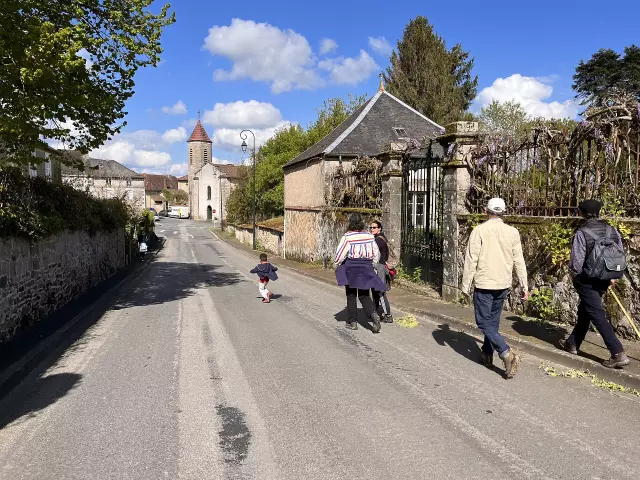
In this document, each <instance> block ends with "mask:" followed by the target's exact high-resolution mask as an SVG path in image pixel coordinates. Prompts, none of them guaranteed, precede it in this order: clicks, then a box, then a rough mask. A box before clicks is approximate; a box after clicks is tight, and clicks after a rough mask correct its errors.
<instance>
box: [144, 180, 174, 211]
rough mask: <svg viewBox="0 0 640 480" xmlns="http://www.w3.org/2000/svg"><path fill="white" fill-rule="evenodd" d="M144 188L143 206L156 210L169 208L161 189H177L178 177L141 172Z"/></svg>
mask: <svg viewBox="0 0 640 480" xmlns="http://www.w3.org/2000/svg"><path fill="white" fill-rule="evenodd" d="M142 176H143V177H144V188H145V207H146V208H154V209H155V210H156V212H160V211H161V210H166V209H167V208H169V202H167V199H166V198H164V195H163V194H162V191H163V190H177V189H178V179H177V178H176V177H174V176H173V175H155V174H151V173H143V174H142Z"/></svg>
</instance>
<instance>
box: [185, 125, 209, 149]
mask: <svg viewBox="0 0 640 480" xmlns="http://www.w3.org/2000/svg"><path fill="white" fill-rule="evenodd" d="M189 142H207V143H211V139H210V138H209V135H207V131H206V130H205V129H204V127H203V126H202V122H200V120H198V123H196V126H195V128H194V129H193V132H192V133H191V136H190V137H189V140H187V143H189Z"/></svg>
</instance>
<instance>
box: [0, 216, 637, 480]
mask: <svg viewBox="0 0 640 480" xmlns="http://www.w3.org/2000/svg"><path fill="white" fill-rule="evenodd" d="M158 230H159V231H164V232H163V233H162V234H163V235H166V237H167V238H166V243H165V246H164V249H163V250H162V251H161V253H160V254H159V256H158V258H157V259H155V260H154V261H153V263H152V264H151V265H150V266H149V267H148V268H147V269H146V270H145V271H144V273H142V275H141V276H140V277H139V278H138V279H137V280H136V282H135V284H134V285H133V286H132V287H131V288H130V289H127V290H125V291H123V292H122V293H120V294H119V295H118V296H117V298H115V300H114V302H113V304H112V305H111V306H110V308H108V309H107V311H105V313H104V314H103V315H102V316H101V317H100V319H99V321H98V322H97V323H95V324H94V325H93V326H92V327H91V328H90V329H88V330H87V331H86V333H85V334H84V335H83V336H82V337H81V338H80V340H78V341H77V342H75V343H74V344H73V346H71V347H70V348H68V349H67V350H66V351H65V352H64V354H63V355H62V356H60V357H59V358H58V359H57V360H56V361H55V362H53V363H51V364H49V365H46V368H45V367H43V368H42V369H40V370H37V371H35V372H34V373H33V374H32V375H31V376H29V377H28V378H27V379H25V380H24V382H22V384H21V385H19V386H18V387H17V388H15V389H14V390H13V391H12V392H11V393H10V394H9V395H7V396H6V397H5V398H4V399H3V400H2V403H0V412H2V413H3V418H4V421H3V423H2V424H0V426H2V430H0V478H2V479H11V480H20V479H56V480H58V479H150V480H151V479H153V480H155V479H162V478H168V479H345V478H348V479H369V480H370V479H424V478H435V479H476V478H477V479H480V478H514V479H520V478H526V479H626V478H629V479H631V478H635V479H637V478H638V475H640V455H638V447H639V444H640V442H639V441H638V431H640V420H639V419H638V413H639V412H640V402H639V401H638V400H639V399H638V397H633V396H630V395H621V394H613V393H611V392H609V391H605V390H602V389H598V388H596V387H593V386H591V385H590V383H589V382H588V381H585V380H576V379H566V378H557V377H555V378H554V377H550V376H548V375H545V374H544V372H543V371H541V370H540V368H539V366H540V361H539V360H537V359H535V358H532V357H527V358H525V360H524V362H523V364H522V370H521V372H520V373H519V374H518V376H517V377H516V378H515V379H513V380H509V381H507V380H504V379H503V378H502V377H501V376H500V374H499V372H497V371H492V370H489V369H486V368H484V367H482V366H480V365H478V364H477V363H475V362H474V361H473V360H472V358H474V356H475V355H477V354H478V352H479V347H478V344H477V343H476V342H475V341H474V340H473V339H472V337H470V336H468V335H467V334H465V333H458V332H455V331H451V330H448V329H447V328H446V327H442V326H438V325H437V324H435V323H430V322H428V321H426V320H424V319H419V320H420V325H419V326H418V327H417V328H413V329H410V328H403V327H402V326H400V325H397V324H393V325H385V324H383V328H382V332H381V333H380V334H378V335H375V334H373V333H372V332H371V331H369V330H367V329H366V328H360V329H359V330H357V331H350V330H347V329H345V328H344V306H345V298H344V294H343V292H342V291H341V290H340V289H338V288H334V287H330V286H327V285H325V284H321V283H318V282H316V281H314V280H312V279H309V278H305V277H303V276H301V275H299V274H296V273H294V272H291V271H288V270H286V269H281V270H280V272H279V273H280V280H279V281H278V282H276V283H274V284H273V286H272V289H273V291H274V293H275V294H276V295H275V299H274V301H273V302H272V303H271V304H268V305H264V304H262V303H261V302H260V300H259V298H258V297H259V294H258V288H257V284H256V281H255V279H254V278H252V277H251V276H250V275H249V274H248V271H249V270H250V268H252V267H253V266H254V264H255V263H256V262H255V260H254V259H252V258H249V257H248V256H246V254H244V253H242V252H240V251H238V250H235V249H234V248H232V247H230V246H229V245H227V244H225V243H223V242H221V241H219V240H217V239H216V238H214V237H213V235H211V233H210V232H209V231H208V230H207V229H206V227H205V226H203V225H202V224H196V223H193V222H189V221H180V220H164V221H163V222H162V226H161V227H158Z"/></svg>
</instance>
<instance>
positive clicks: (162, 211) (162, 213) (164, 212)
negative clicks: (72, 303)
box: [158, 210, 169, 217]
mask: <svg viewBox="0 0 640 480" xmlns="http://www.w3.org/2000/svg"><path fill="white" fill-rule="evenodd" d="M158 215H160V216H161V217H168V216H169V210H160V211H159V212H158Z"/></svg>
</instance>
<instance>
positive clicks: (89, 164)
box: [62, 151, 143, 180]
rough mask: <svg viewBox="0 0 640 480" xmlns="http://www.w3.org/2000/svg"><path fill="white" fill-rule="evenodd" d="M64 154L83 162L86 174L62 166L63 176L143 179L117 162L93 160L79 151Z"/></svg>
mask: <svg viewBox="0 0 640 480" xmlns="http://www.w3.org/2000/svg"><path fill="white" fill-rule="evenodd" d="M64 154H65V155H67V156H70V157H72V158H74V159H76V160H80V161H82V163H83V164H84V172H81V171H80V170H77V169H75V168H73V167H69V166H67V165H62V175H91V176H92V177H94V178H131V179H138V180H140V179H142V177H143V176H142V175H140V174H139V173H136V172H134V171H133V170H131V169H130V168H127V167H125V166H124V165H122V164H120V163H118V162H116V161H115V160H103V159H100V158H91V157H88V156H86V155H83V154H82V153H80V152H77V151H67V152H64Z"/></svg>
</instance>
